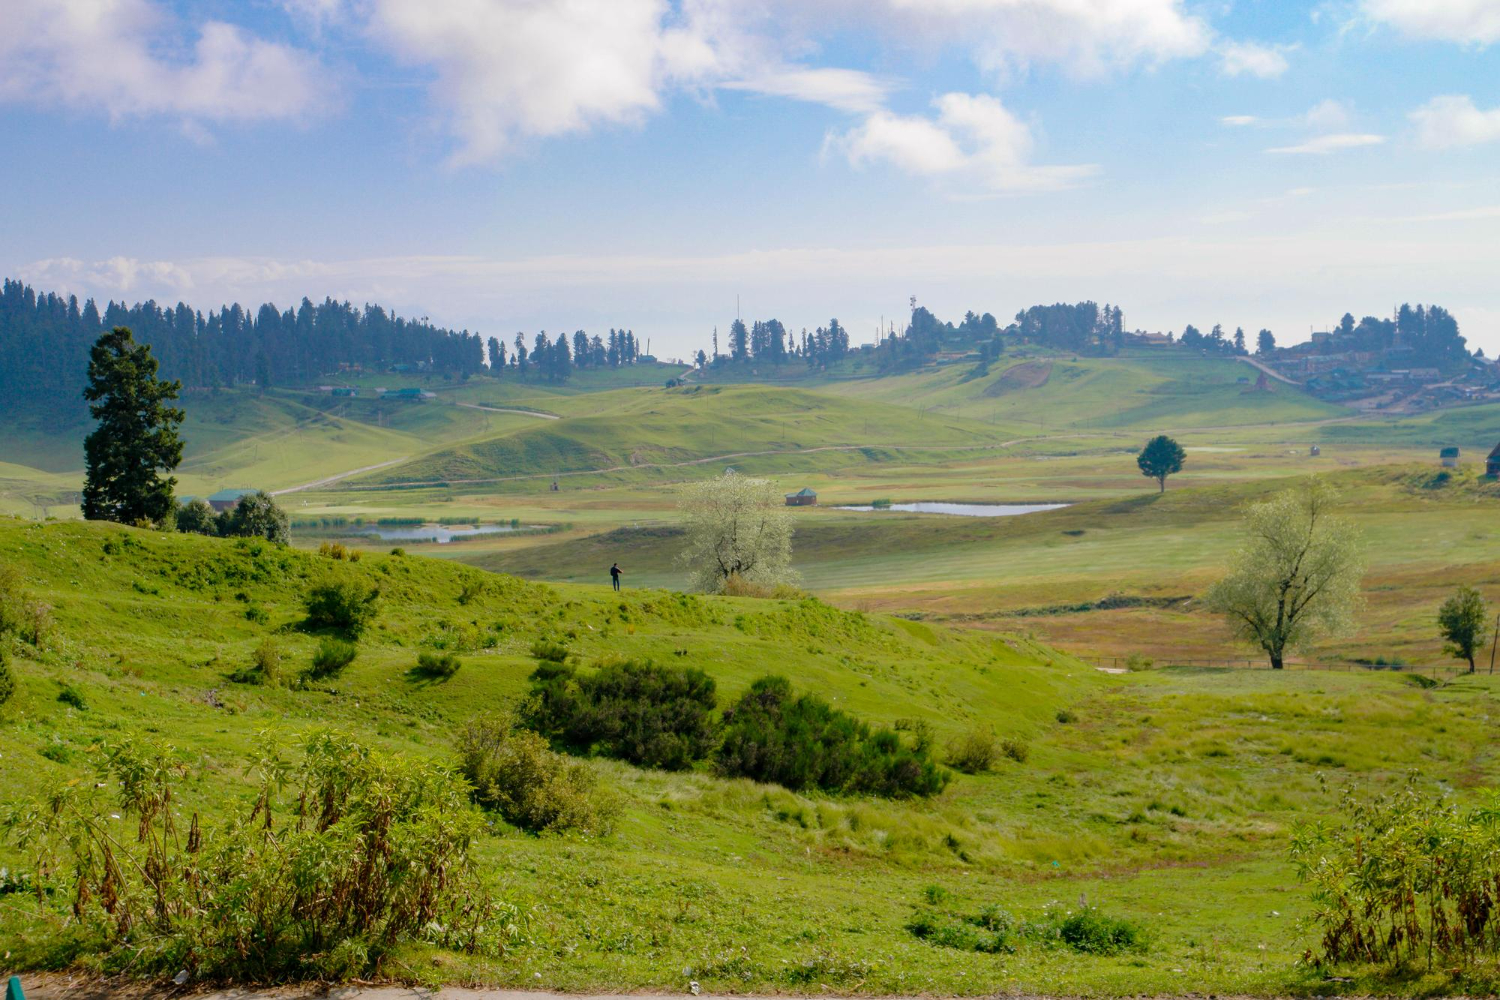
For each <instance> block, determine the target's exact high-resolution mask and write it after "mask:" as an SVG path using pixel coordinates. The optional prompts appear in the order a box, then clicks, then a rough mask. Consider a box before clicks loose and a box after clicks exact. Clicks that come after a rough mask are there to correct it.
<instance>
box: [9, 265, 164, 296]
mask: <svg viewBox="0 0 1500 1000" xmlns="http://www.w3.org/2000/svg"><path fill="white" fill-rule="evenodd" d="M21 278H22V279H23V280H25V281H29V282H31V283H33V284H36V285H39V286H44V287H47V288H49V289H52V288H56V289H61V290H62V291H64V292H78V293H80V294H83V295H91V294H100V295H116V294H119V295H129V294H132V293H138V294H143V295H148V296H149V295H160V294H163V293H166V294H181V293H184V292H186V291H188V290H189V289H191V288H192V287H193V276H192V275H191V274H190V273H188V270H187V269H186V268H185V267H183V266H182V265H180V264H176V263H174V262H172V261H168V260H138V259H136V258H134V257H110V258H109V259H108V260H99V261H93V262H85V261H81V260H78V259H77V258H74V257H52V258H49V259H46V260H39V261H35V262H33V263H31V264H28V265H27V266H25V267H23V268H21Z"/></svg>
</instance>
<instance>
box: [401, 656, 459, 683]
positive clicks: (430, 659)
mask: <svg viewBox="0 0 1500 1000" xmlns="http://www.w3.org/2000/svg"><path fill="white" fill-rule="evenodd" d="M461 666H463V663H462V662H461V661H460V660H459V658H458V657H456V656H454V655H453V654H452V653H418V654H417V665H416V666H415V667H412V668H411V669H412V673H413V674H416V675H417V676H418V677H426V678H429V679H431V680H447V679H448V678H449V677H452V676H453V675H454V674H456V673H458V668H459V667H461Z"/></svg>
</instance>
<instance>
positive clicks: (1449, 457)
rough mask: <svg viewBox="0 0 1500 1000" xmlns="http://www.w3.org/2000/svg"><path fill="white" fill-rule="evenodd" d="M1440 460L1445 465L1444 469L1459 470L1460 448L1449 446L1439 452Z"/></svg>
mask: <svg viewBox="0 0 1500 1000" xmlns="http://www.w3.org/2000/svg"><path fill="white" fill-rule="evenodd" d="M1438 459H1439V460H1440V461H1441V462H1442V463H1443V468H1445V469H1456V468H1458V448H1456V447H1455V446H1453V445H1449V446H1448V447H1446V448H1444V449H1443V450H1442V451H1440V452H1438Z"/></svg>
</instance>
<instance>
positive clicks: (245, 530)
mask: <svg viewBox="0 0 1500 1000" xmlns="http://www.w3.org/2000/svg"><path fill="white" fill-rule="evenodd" d="M176 524H177V530H178V531H181V532H185V533H187V534H193V535H217V536H219V537H221V538H264V539H265V540H266V541H268V542H275V543H276V544H277V545H286V544H288V543H289V542H290V541H291V540H292V530H291V520H290V519H289V518H288V517H287V515H286V511H284V510H282V509H281V506H280V505H279V504H278V503H277V502H276V501H275V499H274V498H272V496H271V495H270V494H269V493H267V492H265V491H264V490H259V491H257V492H255V493H249V494H246V495H245V496H242V497H240V500H239V503H237V504H235V505H234V507H233V508H232V509H230V510H226V511H221V512H219V513H215V512H214V509H213V508H212V507H211V506H209V504H208V501H207V500H203V499H201V498H199V499H195V500H190V501H188V502H187V503H185V504H180V505H178V507H177V510H176Z"/></svg>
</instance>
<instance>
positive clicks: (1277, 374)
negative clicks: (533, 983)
mask: <svg viewBox="0 0 1500 1000" xmlns="http://www.w3.org/2000/svg"><path fill="white" fill-rule="evenodd" d="M1235 360H1236V361H1243V362H1245V364H1247V365H1249V366H1250V367H1252V368H1257V369H1259V370H1260V371H1263V372H1265V373H1266V374H1267V375H1269V376H1271V377H1272V378H1274V379H1276V380H1277V381H1278V382H1285V383H1286V384H1287V385H1295V386H1300V385H1301V384H1302V383H1301V382H1296V381H1293V380H1292V379H1289V378H1287V377H1286V376H1285V375H1283V374H1281V373H1280V372H1278V371H1277V370H1276V369H1274V368H1272V367H1271V366H1270V365H1264V364H1261V363H1260V362H1259V361H1256V360H1255V359H1254V358H1247V357H1245V356H1244V355H1242V354H1241V355H1236V357H1235Z"/></svg>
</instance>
